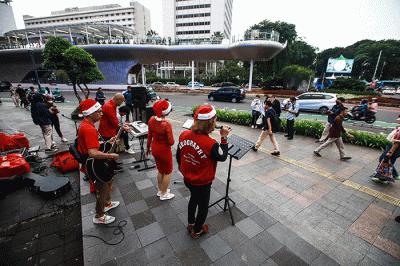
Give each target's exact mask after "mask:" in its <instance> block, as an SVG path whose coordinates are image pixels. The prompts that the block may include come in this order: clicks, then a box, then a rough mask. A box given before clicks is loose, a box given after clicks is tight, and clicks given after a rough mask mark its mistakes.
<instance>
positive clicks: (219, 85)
mask: <svg viewBox="0 0 400 266" xmlns="http://www.w3.org/2000/svg"><path fill="white" fill-rule="evenodd" d="M211 87H221V83H214V84H213V85H211Z"/></svg>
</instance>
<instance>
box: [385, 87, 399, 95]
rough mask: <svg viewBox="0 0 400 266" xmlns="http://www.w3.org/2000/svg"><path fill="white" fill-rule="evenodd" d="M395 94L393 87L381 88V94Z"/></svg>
mask: <svg viewBox="0 0 400 266" xmlns="http://www.w3.org/2000/svg"><path fill="white" fill-rule="evenodd" d="M395 93H396V89H395V88H394V87H384V88H382V94H390V95H394V94H395Z"/></svg>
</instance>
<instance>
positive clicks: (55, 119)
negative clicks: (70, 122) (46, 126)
mask: <svg viewBox="0 0 400 266" xmlns="http://www.w3.org/2000/svg"><path fill="white" fill-rule="evenodd" d="M50 120H51V123H52V124H53V127H54V129H55V130H56V132H57V134H58V136H60V138H62V137H63V134H62V133H61V129H60V120H59V119H58V116H57V115H56V114H53V115H52V116H51V118H50Z"/></svg>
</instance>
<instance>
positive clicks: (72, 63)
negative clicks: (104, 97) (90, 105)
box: [43, 36, 104, 102]
mask: <svg viewBox="0 0 400 266" xmlns="http://www.w3.org/2000/svg"><path fill="white" fill-rule="evenodd" d="M43 56H44V58H45V61H44V63H43V67H44V68H47V69H52V70H62V71H65V73H66V74H67V75H68V78H69V80H70V81H71V82H72V87H73V89H74V93H75V96H76V98H77V99H78V101H79V102H82V99H81V97H80V96H79V94H78V92H77V90H76V87H77V86H78V87H79V88H80V90H81V91H82V92H83V93H84V95H85V99H88V98H89V94H90V90H89V88H88V87H87V84H89V83H92V82H96V81H99V80H103V79H104V75H103V74H102V73H101V72H100V70H99V69H98V67H97V62H96V60H94V59H93V57H92V55H91V54H89V53H88V52H86V51H85V50H83V49H81V48H79V47H76V46H73V45H72V44H71V43H69V42H68V41H66V40H64V39H63V38H62V37H60V36H57V37H50V40H49V41H48V42H47V43H46V46H45V48H44V50H43ZM81 85H84V86H85V89H83V88H82V87H81Z"/></svg>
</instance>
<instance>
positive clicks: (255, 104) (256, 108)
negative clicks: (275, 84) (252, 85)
mask: <svg viewBox="0 0 400 266" xmlns="http://www.w3.org/2000/svg"><path fill="white" fill-rule="evenodd" d="M261 108H262V106H261V101H260V95H256V98H255V99H254V100H253V101H252V102H251V115H252V120H251V128H257V125H258V124H257V123H256V122H257V120H258V118H259V117H260V114H261V113H260V109H261ZM260 125H261V123H260Z"/></svg>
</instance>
